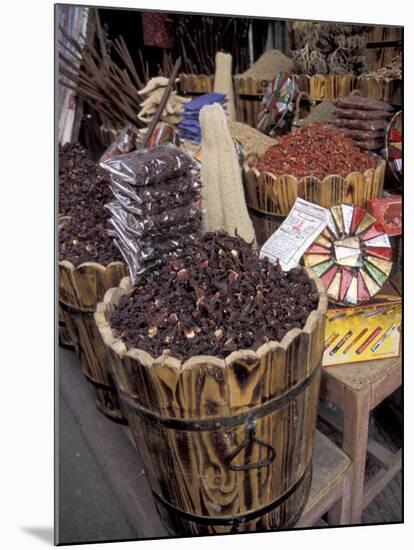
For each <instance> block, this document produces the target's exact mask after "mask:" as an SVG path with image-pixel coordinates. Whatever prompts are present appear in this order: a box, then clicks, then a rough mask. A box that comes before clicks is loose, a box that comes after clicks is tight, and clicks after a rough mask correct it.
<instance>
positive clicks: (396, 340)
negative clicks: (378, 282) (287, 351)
mask: <svg viewBox="0 0 414 550" xmlns="http://www.w3.org/2000/svg"><path fill="white" fill-rule="evenodd" d="M401 316H402V302H401V296H400V295H399V294H398V292H397V290H396V289H395V288H394V287H393V286H392V285H391V284H390V283H387V285H385V286H384V288H383V289H382V291H381V292H380V293H378V294H377V295H376V296H375V298H373V299H372V300H370V302H367V303H366V304H361V305H359V306H354V307H337V306H329V308H328V311H327V319H326V324H325V351H324V354H323V359H322V366H324V367H327V366H333V365H342V364H343V363H357V362H360V361H372V360H374V359H386V358H389V357H398V355H399V353H400V341H401V332H400V331H401Z"/></svg>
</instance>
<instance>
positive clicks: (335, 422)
mask: <svg viewBox="0 0 414 550" xmlns="http://www.w3.org/2000/svg"><path fill="white" fill-rule="evenodd" d="M318 416H320V417H321V418H322V419H323V420H324V421H325V422H327V423H328V424H329V425H330V426H332V427H333V428H335V430H337V431H338V432H340V433H342V431H343V423H342V422H341V420H340V418H339V415H337V414H335V413H334V412H333V411H331V410H330V409H328V407H327V406H326V405H325V403H323V402H320V403H319V409H318Z"/></svg>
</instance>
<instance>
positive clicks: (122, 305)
mask: <svg viewBox="0 0 414 550" xmlns="http://www.w3.org/2000/svg"><path fill="white" fill-rule="evenodd" d="M317 304H318V294H317V292H316V291H315V290H314V289H313V287H312V285H311V283H310V281H309V279H308V277H307V275H306V273H305V272H304V271H303V270H301V269H294V270H291V271H289V272H287V273H285V272H283V271H282V269H281V268H280V266H279V265H278V264H272V263H271V262H270V261H268V260H267V259H260V258H259V257H258V255H257V253H256V252H255V251H254V250H253V249H252V246H251V245H250V244H248V243H246V242H245V241H244V240H243V239H241V238H240V237H232V236H230V235H228V234H226V233H224V232H221V231H220V232H214V233H205V234H204V235H202V236H200V237H199V238H198V239H197V240H196V241H195V243H189V245H188V246H187V247H186V248H185V249H184V250H183V251H182V252H181V253H175V254H173V255H172V256H171V258H170V259H169V260H168V261H167V263H166V264H165V265H164V266H163V267H162V268H161V269H160V272H159V273H157V274H156V275H155V274H153V273H152V274H148V275H146V276H145V277H143V278H142V279H141V280H140V281H139V283H138V285H137V286H136V287H135V288H134V289H133V291H132V293H131V294H129V295H128V296H124V297H123V298H121V300H120V302H119V304H118V306H117V308H116V310H115V312H114V314H113V316H112V318H111V320H110V324H111V326H112V328H113V330H114V331H115V334H116V335H117V336H119V337H121V338H122V339H123V340H124V342H125V344H126V345H127V347H128V348H131V347H136V348H139V349H142V350H144V351H147V352H148V353H151V354H152V355H153V356H154V357H157V356H159V355H160V354H161V353H162V352H164V351H166V350H169V352H170V353H171V354H172V355H173V356H174V357H176V358H178V359H182V360H184V359H188V358H190V357H192V356H194V355H214V356H217V357H221V358H224V357H226V356H227V355H228V354H229V353H231V352H232V351H235V350H236V349H254V350H256V349H257V348H258V347H260V346H261V345H262V344H264V343H265V342H268V341H271V340H279V341H280V340H281V339H282V338H283V336H284V335H285V334H286V332H288V331H289V330H291V329H293V328H302V327H303V326H304V324H305V322H306V319H307V317H308V315H309V313H310V312H311V311H312V310H314V309H315V308H316V307H317Z"/></svg>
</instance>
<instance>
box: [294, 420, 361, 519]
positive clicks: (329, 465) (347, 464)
mask: <svg viewBox="0 0 414 550" xmlns="http://www.w3.org/2000/svg"><path fill="white" fill-rule="evenodd" d="M312 466H313V470H312V472H313V473H312V485H311V491H310V495H309V499H308V502H307V504H306V506H305V510H304V511H303V514H302V516H301V517H300V519H299V521H298V523H297V524H296V526H295V527H312V525H315V523H316V522H318V521H319V520H320V519H321V517H322V516H323V515H324V514H326V513H327V512H328V521H329V523H332V524H334V525H349V524H350V522H351V488H352V463H351V460H350V459H349V457H348V456H347V455H346V454H345V453H344V452H343V451H341V449H340V448H339V447H337V445H335V444H334V443H332V441H330V440H329V439H328V438H327V437H326V436H324V435H323V434H321V433H320V432H318V431H317V432H316V437H315V448H314V452H313V461H312Z"/></svg>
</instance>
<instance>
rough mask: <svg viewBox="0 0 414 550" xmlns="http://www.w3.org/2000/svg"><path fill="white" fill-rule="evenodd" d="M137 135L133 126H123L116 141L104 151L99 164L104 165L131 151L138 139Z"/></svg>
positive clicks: (137, 131)
mask: <svg viewBox="0 0 414 550" xmlns="http://www.w3.org/2000/svg"><path fill="white" fill-rule="evenodd" d="M138 133H139V130H138V128H137V127H136V126H134V125H133V124H128V125H127V126H125V128H123V129H122V130H121V132H120V134H119V136H118V137H117V138H116V140H115V141H114V142H113V143H111V145H110V146H109V147H108V148H107V149H106V150H105V152H104V153H103V155H102V156H101V158H100V159H99V163H105V162H106V161H108V160H109V159H112V158H114V157H117V156H119V155H124V154H127V153H130V152H131V151H133V150H134V149H135V145H136V142H137V139H138Z"/></svg>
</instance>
